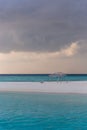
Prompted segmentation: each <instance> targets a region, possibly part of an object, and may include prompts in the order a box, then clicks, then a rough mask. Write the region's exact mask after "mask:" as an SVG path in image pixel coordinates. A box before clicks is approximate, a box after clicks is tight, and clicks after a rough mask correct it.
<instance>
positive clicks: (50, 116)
mask: <svg viewBox="0 0 87 130" xmlns="http://www.w3.org/2000/svg"><path fill="white" fill-rule="evenodd" d="M0 130H87V95H80V94H77V95H75V94H39V93H36V94H35V93H34V94H33V93H0Z"/></svg>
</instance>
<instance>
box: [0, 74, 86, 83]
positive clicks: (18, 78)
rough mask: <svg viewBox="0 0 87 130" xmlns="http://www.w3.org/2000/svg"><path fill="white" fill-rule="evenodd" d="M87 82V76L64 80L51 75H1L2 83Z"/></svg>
mask: <svg viewBox="0 0 87 130" xmlns="http://www.w3.org/2000/svg"><path fill="white" fill-rule="evenodd" d="M58 80H61V81H87V74H67V75H66V76H64V77H63V78H62V79H59V78H58V77H55V76H54V77H51V76H49V74H0V82H53V81H58Z"/></svg>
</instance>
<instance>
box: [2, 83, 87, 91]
mask: <svg viewBox="0 0 87 130" xmlns="http://www.w3.org/2000/svg"><path fill="white" fill-rule="evenodd" d="M0 91H11V92H14V91H16V92H47V93H87V81H72V82H71V81H70V82H58V83H57V82H44V83H40V82H0Z"/></svg>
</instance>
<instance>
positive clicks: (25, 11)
mask: <svg viewBox="0 0 87 130" xmlns="http://www.w3.org/2000/svg"><path fill="white" fill-rule="evenodd" d="M86 57H87V0H0V73H54V72H64V73H87V60H86Z"/></svg>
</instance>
